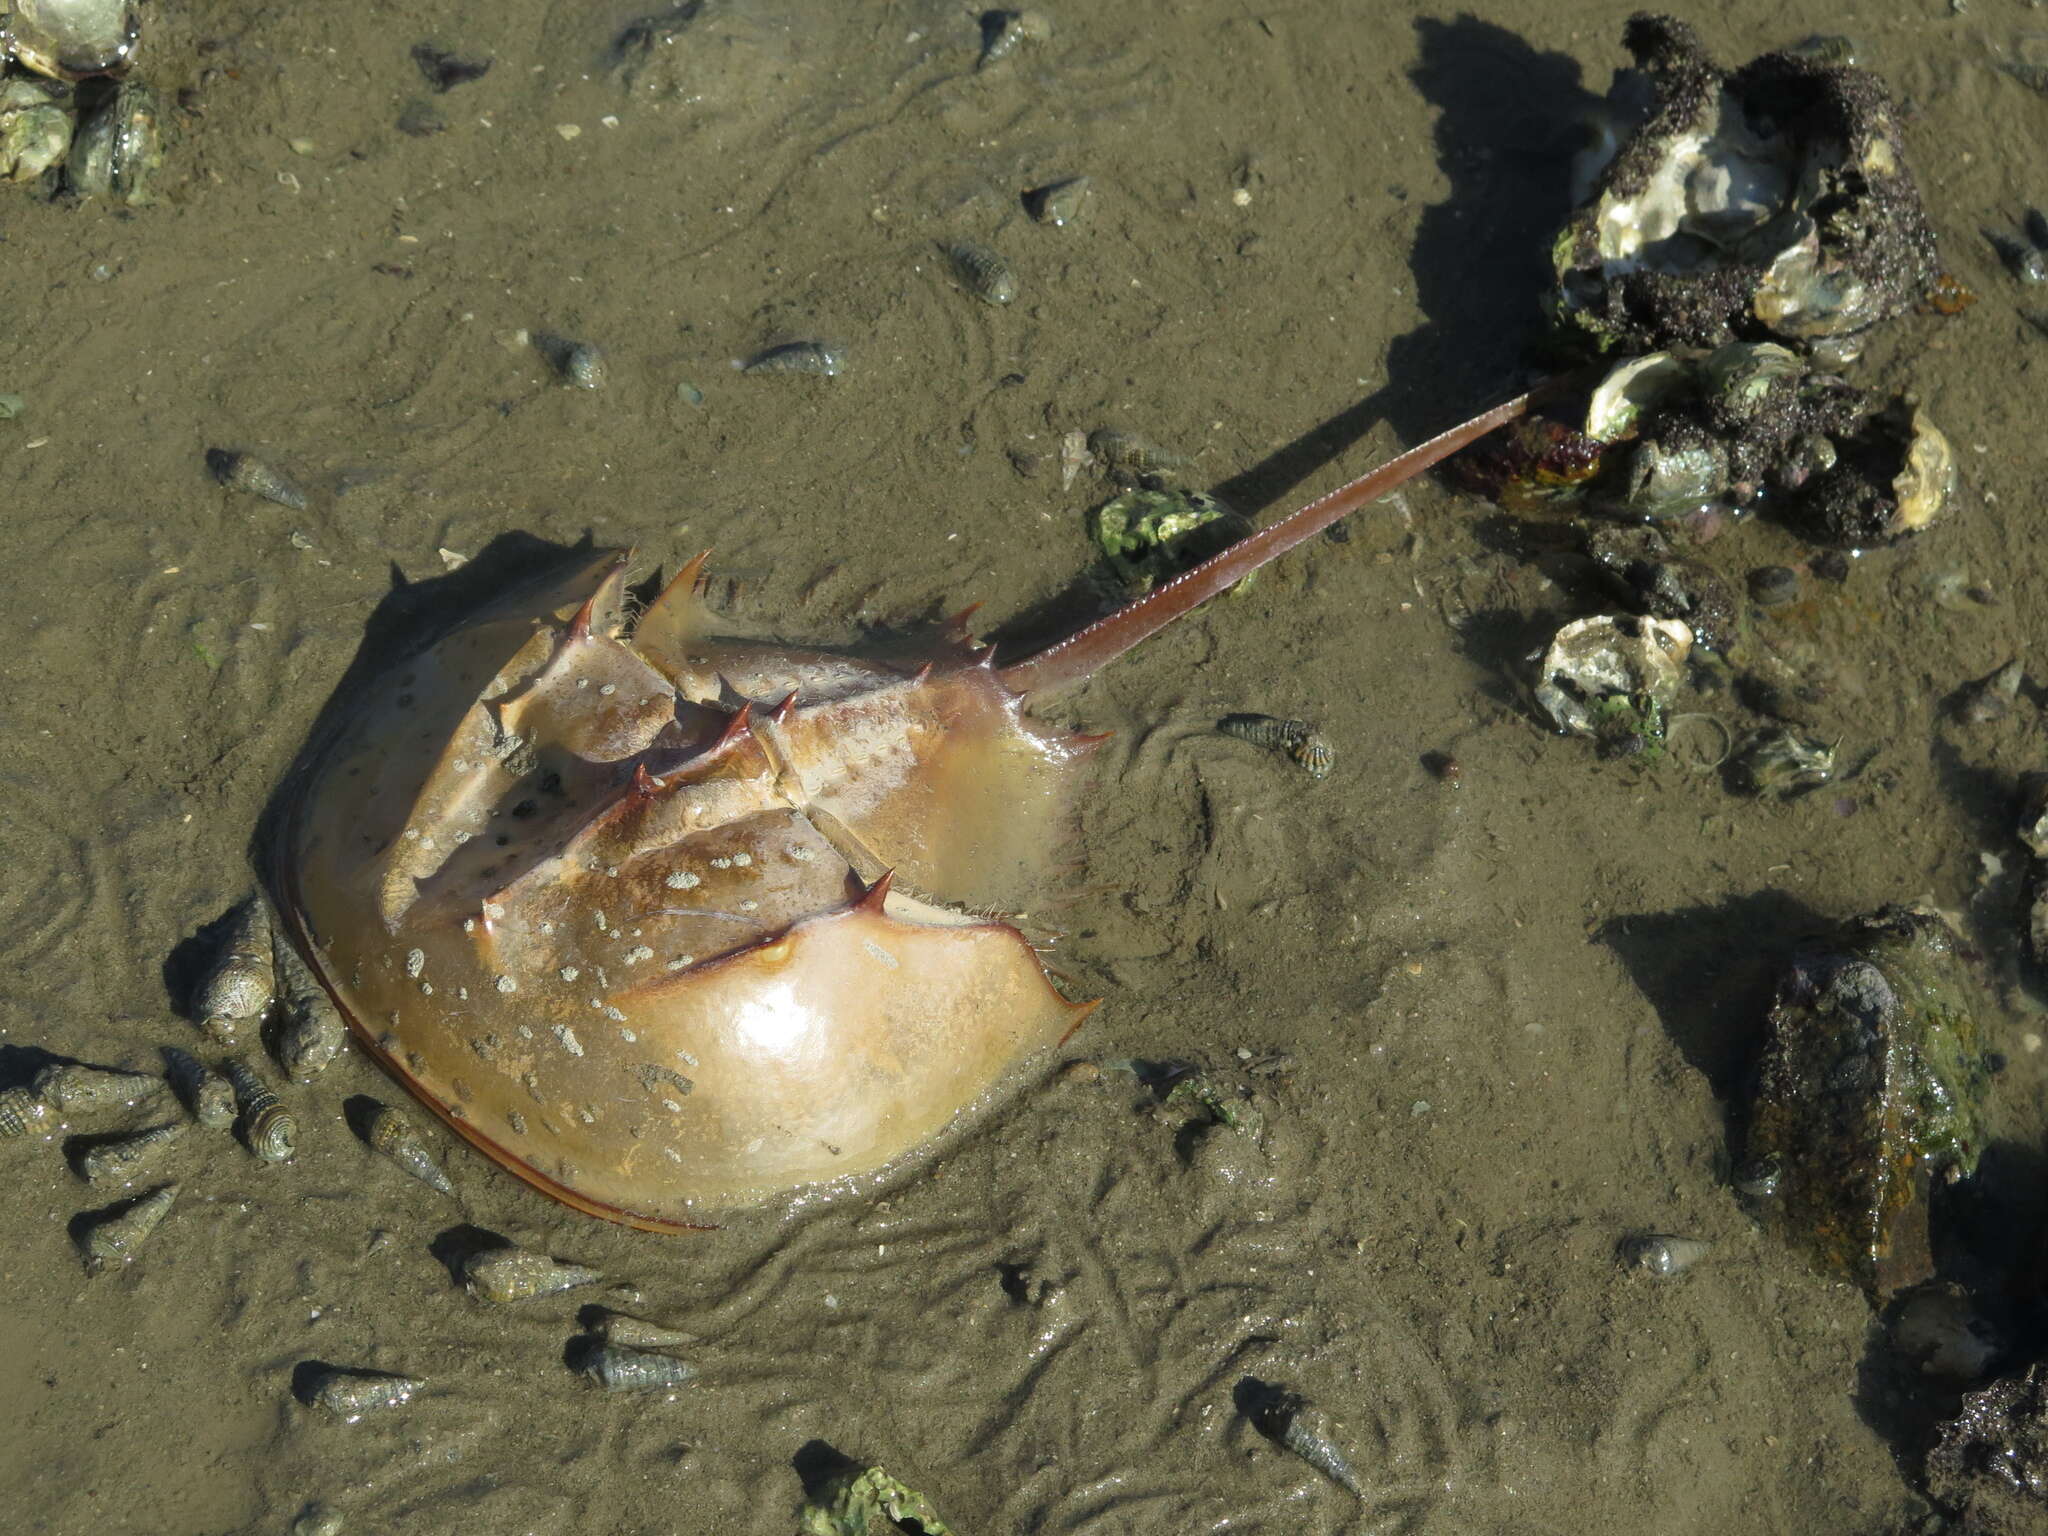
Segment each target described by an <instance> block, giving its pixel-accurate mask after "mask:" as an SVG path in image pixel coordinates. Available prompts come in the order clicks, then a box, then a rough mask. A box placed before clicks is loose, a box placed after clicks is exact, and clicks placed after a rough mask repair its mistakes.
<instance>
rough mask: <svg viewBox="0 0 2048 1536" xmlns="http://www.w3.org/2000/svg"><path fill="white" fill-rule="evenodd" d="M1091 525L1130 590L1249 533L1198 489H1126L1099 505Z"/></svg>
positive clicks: (1246, 525) (1239, 519)
mask: <svg viewBox="0 0 2048 1536" xmlns="http://www.w3.org/2000/svg"><path fill="white" fill-rule="evenodd" d="M1090 523H1091V526H1092V531H1093V532H1094V535H1095V543H1096V545H1097V547H1098V548H1100V549H1101V551H1102V553H1103V554H1104V556H1106V557H1107V559H1108V561H1109V564H1110V567H1111V568H1112V569H1113V570H1114V571H1115V572H1116V573H1117V575H1118V577H1120V578H1121V579H1122V581H1123V583H1124V585H1125V586H1126V587H1128V588H1129V589H1130V590H1131V591H1133V592H1144V591H1148V590H1150V589H1151V588H1152V587H1153V586H1155V585H1157V584H1158V583H1160V582H1162V581H1166V580H1169V579H1171V578H1172V577H1174V576H1177V575H1179V574H1180V573H1181V572H1182V571H1184V570H1187V569H1188V568H1189V567H1191V566H1195V565H1199V564H1200V563H1201V562H1202V561H1204V560H1206V559H1208V558H1209V557H1210V556H1211V555H1214V554H1216V553H1218V552H1219V551H1221V550H1223V549H1225V548H1227V547H1229V546H1230V545H1232V544H1235V543H1236V542H1237V541H1238V540H1239V539H1241V538H1243V537H1244V536H1245V535H1246V534H1247V533H1249V532H1251V524H1250V522H1249V521H1247V520H1246V518H1245V517H1244V516H1243V515H1242V514H1241V513H1238V512H1233V511H1232V510H1231V509H1230V508H1229V507H1227V506H1225V505H1224V504H1223V503H1222V502H1220V501H1218V500H1217V499H1216V498H1215V497H1213V496H1208V495H1204V494H1203V493H1202V492H1200V491H1167V490H1157V491H1148V490H1135V491H1125V492H1124V493H1123V494H1122V495H1121V496H1118V497H1116V498H1115V499H1113V500H1111V501H1109V502H1106V503H1105V504H1104V505H1102V506H1101V507H1098V508H1097V509H1096V511H1095V514H1094V516H1093V517H1092V518H1091V519H1090ZM1238 585H1239V586H1240V587H1242V586H1244V585H1246V583H1245V582H1240V583H1239V584H1238Z"/></svg>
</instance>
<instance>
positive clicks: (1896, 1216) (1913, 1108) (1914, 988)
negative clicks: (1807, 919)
mask: <svg viewBox="0 0 2048 1536" xmlns="http://www.w3.org/2000/svg"><path fill="white" fill-rule="evenodd" d="M1984 1080H1985V1069H1984V1065H1983V1062H1982V1060H1981V1059H1980V1057H1979V1054H1978V1047H1977V1028H1976V1023H1975V1021H1974V1020H1973V1018H1972V1017H1971V1013H1970V1009H1969V1005H1968V1002H1967V1000H1966V999H1965V996H1964V990H1963V979H1962V976H1961V973H1960V969H1959V966H1958V964H1957V961H1956V957H1955V953H1954V941H1953V939H1952V938H1951V936H1950V934H1949V932H1948V929H1947V927H1946V926H1945V925H1944V924H1943V922H1942V920H1941V918H1940V917H1939V916H1938V915H1937V914H1936V913H1934V912H1933V911H1931V910H1930V909H1928V908H1925V907H1920V906H1889V907H1885V908H1883V909H1881V910H1880V911H1878V912H1875V913H1872V914H1870V915H1869V916H1866V917H1860V918H1856V919H1854V920H1853V921H1851V922H1849V923H1847V924H1845V925H1843V928H1842V929H1841V931H1840V932H1839V933H1838V934H1837V935H1835V936H1833V937H1831V938H1829V939H1827V940H1824V941H1822V942H1819V943H1815V944H1812V945H1810V946H1808V947H1807V948H1806V950H1805V951H1804V952H1803V953H1801V954H1799V955H1798V956H1796V957H1795V958H1794V960H1793V962H1792V965H1791V967H1790V969H1789V970H1788V971H1787V972H1786V974H1785V976H1784V977H1783V978H1782V979H1781V980H1780V982H1779V984H1778V993H1777V998H1776V1001H1775V1003H1774V1004H1773V1006H1772V1008H1771V1014H1770V1033H1769V1037H1768V1041H1767V1043H1766V1045H1765V1048H1764V1055H1763V1060H1762V1063H1761V1066H1760V1068H1759V1070H1758V1074H1757V1084H1756V1092H1755V1096H1754V1098H1753V1099H1752V1102H1751V1106H1750V1124H1749V1145H1748V1159H1747V1165H1748V1166H1750V1167H1752V1168H1759V1169H1762V1168H1768V1169H1771V1170H1773V1171H1774V1172H1775V1175H1776V1177H1775V1190H1774V1192H1773V1194H1772V1197H1771V1200H1772V1204H1773V1205H1774V1206H1775V1219H1776V1221H1777V1222H1778V1223H1780V1224H1781V1225H1782V1226H1783V1228H1784V1230H1785V1231H1786V1232H1787V1234H1788V1235H1789V1236H1790V1237H1792V1239H1793V1240H1794V1241H1796V1242H1798V1243H1799V1244H1801V1245H1802V1246H1804V1247H1806V1248H1807V1249H1808V1250H1809V1251H1810V1252H1811V1253H1812V1255H1813V1256H1814V1258H1815V1259H1816V1260H1817V1261H1818V1262H1819V1263H1820V1265H1821V1266H1822V1267H1823V1268H1824V1269H1826V1270H1828V1271H1830V1272H1832V1273H1835V1274H1838V1275H1841V1276H1843V1277H1844V1278H1846V1279H1850V1280H1853V1281H1855V1282H1856V1283H1857V1284H1858V1285H1860V1286H1861V1287H1862V1288H1863V1289H1864V1291H1865V1292H1866V1293H1867V1294H1869V1295H1870V1296H1871V1297H1873V1298H1874V1299H1878V1300H1882V1299H1884V1298H1886V1297H1889V1296H1890V1295H1892V1294H1893V1293H1895V1292H1897V1291H1899V1290H1901V1289H1903V1288H1905V1287H1906V1286H1908V1285H1912V1284H1914V1283H1916V1282H1918V1281H1920V1280H1923V1279H1925V1278H1926V1277H1927V1276H1928V1275H1929V1274H1930V1273H1931V1272H1932V1268H1933V1265H1932V1260H1931V1257H1930V1255H1929V1252H1928V1245H1927V1216H1928V1211H1927V1197H1928V1194H1929V1191H1930V1188H1931V1186H1932V1185H1933V1184H1934V1183H1937V1182H1953V1181H1954V1180H1956V1179H1959V1178H1962V1177H1964V1176H1965V1175H1967V1174H1969V1173H1971V1172H1972V1171H1974V1169H1975V1168H1976V1165H1977V1157H1978V1154H1979V1151H1980V1149H1981V1148H1982V1145H1983V1132H1982V1129H1981V1126H1980V1124H1979V1120H1978V1107H1977V1100H1978V1096H1979V1094H1980V1093H1981V1091H1982V1088H1983V1084H1984Z"/></svg>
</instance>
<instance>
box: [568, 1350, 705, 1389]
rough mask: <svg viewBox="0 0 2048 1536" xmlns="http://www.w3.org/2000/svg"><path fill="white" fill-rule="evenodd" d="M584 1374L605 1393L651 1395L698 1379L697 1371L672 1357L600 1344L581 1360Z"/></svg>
mask: <svg viewBox="0 0 2048 1536" xmlns="http://www.w3.org/2000/svg"><path fill="white" fill-rule="evenodd" d="M583 1374H584V1375H586V1376H588V1377H589V1378H590V1379H591V1380H592V1381H594V1382H596V1383H597V1384H598V1385H599V1386H601V1387H603V1388H604V1389H605V1391H607V1392H653V1391H660V1390H662V1389H663V1388H667V1387H680V1386H684V1385H686V1384H688V1383H689V1382H692V1381H695V1380H696V1379H697V1374H698V1373H697V1368H696V1367H695V1366H694V1365H691V1364H690V1363H689V1362H688V1361H687V1360H678V1359H676V1357H675V1356H673V1355H655V1354H649V1353H647V1352H646V1351H644V1350H638V1349H627V1348H625V1347H623V1346H622V1345H618V1344H599V1345H597V1346H595V1347H594V1348H592V1349H591V1351H590V1352H589V1353H588V1354H587V1355H585V1356H584V1358H583Z"/></svg>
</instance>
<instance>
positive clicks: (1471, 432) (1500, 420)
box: [997, 388, 1545, 694]
mask: <svg viewBox="0 0 2048 1536" xmlns="http://www.w3.org/2000/svg"><path fill="white" fill-rule="evenodd" d="M1544 392H1545V391H1544V390H1543V389H1541V388H1539V389H1537V390H1534V391H1531V392H1530V393H1529V394H1525V395H1517V396H1516V397H1515V398H1514V399H1512V400H1509V401H1506V402H1505V403H1503V404H1501V405H1496V406H1494V407H1493V408H1492V409H1491V410H1488V411H1482V412H1480V413H1479V414H1478V415H1477V416H1474V417H1473V418H1472V419H1471V420H1470V421H1465V422H1461V423H1459V424H1458V425H1457V426H1455V427H1452V428H1451V429H1450V430H1449V431H1448V432H1441V433H1438V434H1437V435H1436V436H1435V437H1433V438H1431V439H1430V440H1429V441H1428V442H1426V443H1422V444H1419V445H1418V446H1416V447H1414V448H1410V449H1409V450H1408V451H1407V452H1406V453H1404V454H1401V455H1400V456H1399V457H1397V458H1392V459H1389V460H1387V462H1386V463H1384V464H1382V465H1380V466H1378V467H1377V468H1376V469H1373V470H1371V471H1369V472H1368V473H1366V474H1364V475H1361V476H1359V478H1358V479H1356V480H1353V481H1352V482H1351V483H1350V484H1349V485H1344V486H1339V487H1338V488H1337V489H1336V490H1334V491H1332V492H1330V493H1329V494H1328V495H1327V496H1322V497H1319V498H1318V499H1316V500H1315V501H1312V502H1310V503H1309V504H1308V505H1307V506H1305V507H1301V508H1299V509H1297V510H1296V511H1293V512H1290V513H1289V514H1288V515H1287V516H1285V517H1283V518H1281V519H1280V521H1279V522H1277V523H1274V524H1273V525H1272V526H1271V527H1268V528H1262V529H1260V530H1259V531H1258V532H1257V533H1255V534H1252V535H1251V536H1250V537H1249V538H1245V539H1241V540H1240V541H1238V542H1237V543H1235V544H1233V545H1231V546H1230V548H1228V549H1226V550H1224V551H1223V552H1222V553H1220V554H1218V555H1215V556H1212V557H1211V558H1210V559H1208V560H1205V561H1203V562H1202V563H1201V564H1200V565H1198V566H1195V567H1194V568H1193V569H1192V570H1188V571H1183V572H1182V573H1181V574H1180V575H1178V576H1176V577H1175V578H1174V579H1173V580H1171V581H1169V582H1167V583H1165V584H1164V585H1163V586H1159V587H1155V588H1153V590H1152V591H1150V592H1147V593H1146V594H1145V595H1144V596H1143V597H1139V598H1134V599H1132V600H1131V601H1130V602H1128V603H1125V604H1124V605H1123V606H1122V607H1121V608H1119V609H1117V610H1116V611H1115V612H1114V613H1111V614H1109V615H1108V616H1107V617H1105V618H1101V619H1097V620H1096V621H1095V622H1094V623H1093V624H1090V625H1088V626H1087V627H1086V628H1084V629H1080V630H1077V631H1075V632H1074V633H1073V634H1071V635H1069V636H1067V638H1066V639H1064V640H1058V641H1055V642H1053V644H1051V645H1049V646H1047V647H1046V648H1045V649H1044V650H1042V651H1039V652H1037V653H1036V654H1035V655H1032V656H1027V657H1026V658H1025V659H1024V660H1022V661H1018V662H1012V663H1011V664H1010V665H1008V666H1006V667H1001V668H998V669H997V675H998V676H999V677H1000V678H1001V679H1002V680H1003V683H1004V684H1005V685H1006V686H1007V687H1008V688H1009V689H1010V690H1011V691H1012V692H1014V693H1018V694H1045V693H1051V692H1054V691H1056V690H1058V689H1061V688H1065V687H1067V686H1069V685H1070V684H1073V683H1078V682H1081V681H1082V680H1083V679H1085V678H1089V677H1093V676H1094V675H1095V673H1096V672H1098V671H1100V670H1101V669H1102V668H1103V667H1104V666H1106V665H1108V664H1109V663H1110V662H1112V661H1114V660H1115V659H1116V658H1117V657H1119V656H1121V655H1123V653H1124V652H1125V651H1128V650H1129V649H1130V648H1131V647H1132V646H1134V645H1136V644H1137V643H1138V642H1139V641H1141V640H1143V639H1145V638H1146V637H1147V636H1149V635H1154V634H1157V633H1158V632H1159V631H1160V630H1162V629H1164V628H1165V627H1166V626H1167V625H1169V624H1171V623H1172V622H1173V621H1174V620H1175V619H1177V618H1179V617H1180V616H1181V615H1182V614H1184V613H1187V612H1188V611H1189V610H1191V609H1193V608H1195V607H1197V606H1198V605H1200V604H1202V603H1205V602H1207V601H1208V600H1209V599H1210V598H1212V597H1214V596H1215V595H1216V594H1217V593H1219V592H1222V591H1224V590H1225V589H1227V588H1229V587H1231V586H1233V585H1234V584H1236V583H1237V582H1240V581H1242V580H1244V578H1245V577H1247V576H1249V575H1251V573H1252V572H1253V571H1256V570H1257V569H1258V568H1259V567H1260V566H1262V565H1264V564H1266V563H1267V562H1268V561H1269V560H1273V559H1276V558H1278V557H1279V556H1281V555H1284V554H1285V553H1286V552H1287V551H1288V550H1290V549H1292V548H1294V546H1295V545H1297V544H1299V543H1301V542H1302V541H1303V540H1304V539H1311V538H1314V537H1315V536H1316V535H1317V534H1319V533H1321V532H1322V531H1323V530H1324V529H1325V528H1327V527H1329V526H1330V525H1331V524H1332V523H1334V522H1336V521H1337V520H1338V519H1339V518H1341V517H1344V516H1345V515H1347V514H1348V513H1351V512H1355V511H1357V510H1358V509H1359V508H1360V507H1362V506H1365V505H1366V504H1367V503H1368V502H1373V501H1377V500H1379V498H1380V497H1382V496H1384V495H1386V494H1387V493H1388V492H1389V491H1392V490H1394V489H1396V488H1398V487H1399V486H1401V485H1404V484H1406V483H1407V482H1408V481H1410V480H1412V479H1414V478H1415V477H1416V476H1417V475H1419V474H1421V473H1422V472H1423V471H1424V470H1426V469H1429V468H1430V467H1431V466H1433V465H1435V464H1437V463H1439V462H1441V461H1442V460H1444V459H1447V458H1449V457H1450V456H1451V455H1452V454H1454V453H1456V452H1457V451H1458V450H1459V449H1460V448H1463V447H1465V446H1466V445H1467V444H1468V443H1471V442H1472V441H1474V440H1475V439H1477V438H1480V437H1484V436H1485V435H1486V434H1487V433H1488V432H1491V431H1492V430H1493V429H1494V428H1495V427H1498V426H1501V425H1504V424H1505V423H1507V422H1510V421H1513V420H1514V419H1515V418H1516V417H1517V416H1520V415H1522V414H1523V412H1525V411H1527V410H1528V408H1529V405H1530V402H1531V401H1532V400H1534V399H1535V398H1536V397H1537V395H1539V394H1541V393H1544Z"/></svg>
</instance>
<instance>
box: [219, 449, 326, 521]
mask: <svg viewBox="0 0 2048 1536" xmlns="http://www.w3.org/2000/svg"><path fill="white" fill-rule="evenodd" d="M206 467H207V469H208V470H209V471H210V472H211V473H212V475H213V478H214V479H216V480H218V481H219V482H220V483H221V484H222V485H224V486H226V487H227V488H228V489H229V490H231V491H247V492H248V493H249V494H250V495H252V496H261V497H262V498H263V499H264V500H265V501H274V502H276V503H277V504H278V505H279V506H280V507H289V508H290V509H291V510H292V511H294V512H303V511H305V509H306V493H305V492H304V491H302V490H300V489H299V488H298V487H297V486H296V485H293V484H292V483H291V481H290V480H288V479H287V478H286V477H285V476H284V475H283V474H282V473H281V472H280V471H278V470H276V469H274V468H272V467H271V466H270V465H268V464H266V463H264V462H263V461H262V460H261V459H259V458H257V457H256V456H255V455H254V454H249V453H236V452H235V451H233V450H232V449H228V448H209V449H207V450H206Z"/></svg>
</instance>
